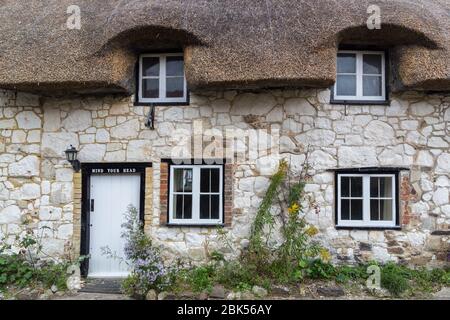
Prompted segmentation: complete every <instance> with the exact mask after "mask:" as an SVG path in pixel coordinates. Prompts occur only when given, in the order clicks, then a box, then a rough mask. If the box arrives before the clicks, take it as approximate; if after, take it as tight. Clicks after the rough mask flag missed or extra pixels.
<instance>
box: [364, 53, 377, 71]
mask: <svg viewBox="0 0 450 320" xmlns="http://www.w3.org/2000/svg"><path fill="white" fill-rule="evenodd" d="M363 73H364V74H381V56H380V55H379V54H365V55H364V56H363Z"/></svg>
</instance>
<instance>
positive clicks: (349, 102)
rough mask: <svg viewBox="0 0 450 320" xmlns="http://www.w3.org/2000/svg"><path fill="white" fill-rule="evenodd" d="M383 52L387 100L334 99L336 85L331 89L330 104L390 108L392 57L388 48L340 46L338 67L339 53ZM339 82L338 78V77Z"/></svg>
mask: <svg viewBox="0 0 450 320" xmlns="http://www.w3.org/2000/svg"><path fill="white" fill-rule="evenodd" d="M341 50H343V51H345V50H350V51H382V52H384V64H385V68H384V76H385V99H384V100H338V99H334V86H335V83H333V85H332V86H331V87H330V104H335V105H357V106H359V105H365V106H367V105H375V106H389V105H390V104H391V101H390V81H391V67H390V57H389V50H388V49H386V48H380V47H377V46H358V45H344V46H339V49H338V50H337V52H336V67H337V53H339V51H341ZM336 81H337V77H336Z"/></svg>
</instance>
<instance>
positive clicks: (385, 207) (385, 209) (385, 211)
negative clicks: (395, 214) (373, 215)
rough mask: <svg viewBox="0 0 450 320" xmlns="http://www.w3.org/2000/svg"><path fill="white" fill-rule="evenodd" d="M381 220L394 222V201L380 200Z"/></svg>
mask: <svg viewBox="0 0 450 320" xmlns="http://www.w3.org/2000/svg"><path fill="white" fill-rule="evenodd" d="M380 220H385V221H386V220H387V221H390V220H392V200H380Z"/></svg>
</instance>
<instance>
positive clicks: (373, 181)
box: [370, 177, 380, 198]
mask: <svg viewBox="0 0 450 320" xmlns="http://www.w3.org/2000/svg"><path fill="white" fill-rule="evenodd" d="M379 183H380V178H379V177H371V178H370V196H371V197H372V198H378V186H379Z"/></svg>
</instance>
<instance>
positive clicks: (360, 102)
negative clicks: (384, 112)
mask: <svg viewBox="0 0 450 320" xmlns="http://www.w3.org/2000/svg"><path fill="white" fill-rule="evenodd" d="M330 104H341V105H343V104H345V105H355V106H361V105H365V106H367V105H372V106H389V105H390V104H391V101H390V100H381V101H377V100H334V99H330Z"/></svg>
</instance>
